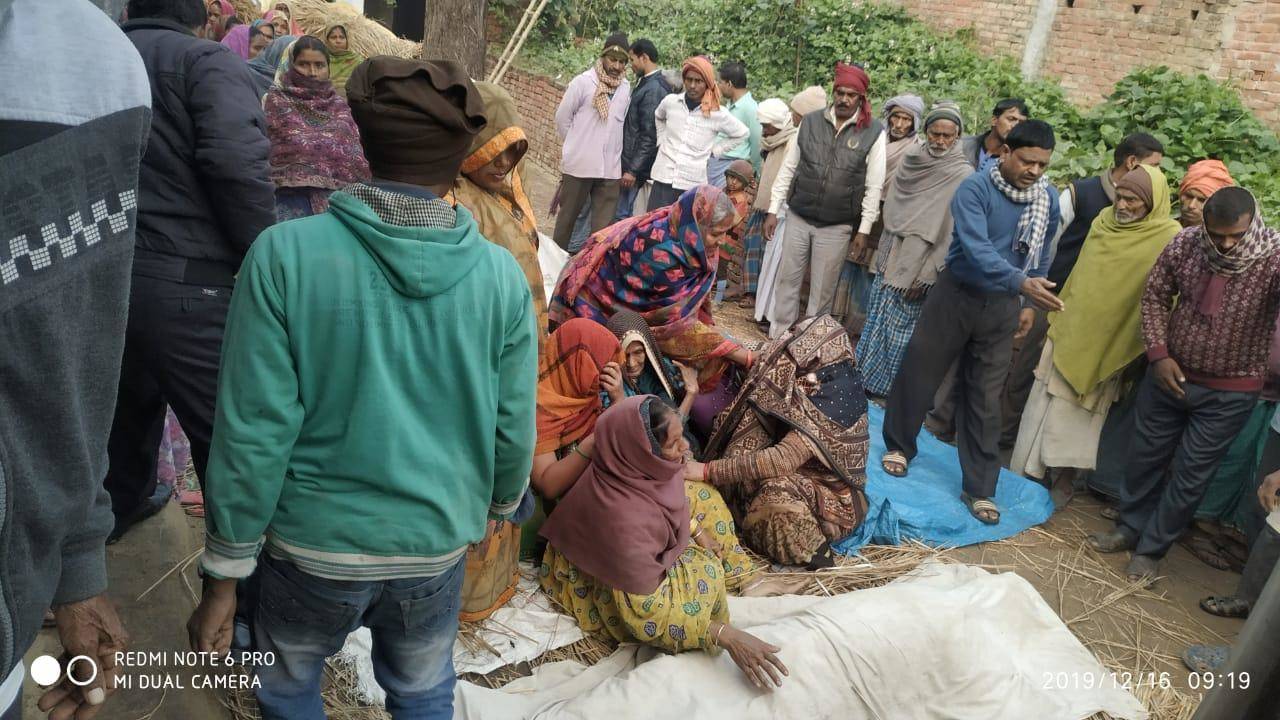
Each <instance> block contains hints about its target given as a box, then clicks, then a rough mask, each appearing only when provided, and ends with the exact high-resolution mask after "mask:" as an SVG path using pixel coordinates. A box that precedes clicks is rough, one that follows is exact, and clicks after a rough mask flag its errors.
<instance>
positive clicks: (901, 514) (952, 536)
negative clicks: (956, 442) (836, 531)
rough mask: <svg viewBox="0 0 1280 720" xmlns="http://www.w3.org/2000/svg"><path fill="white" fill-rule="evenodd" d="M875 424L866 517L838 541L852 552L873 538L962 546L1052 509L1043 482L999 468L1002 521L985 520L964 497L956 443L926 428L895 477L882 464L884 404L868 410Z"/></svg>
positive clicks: (1008, 532) (1040, 518) (1018, 527)
mask: <svg viewBox="0 0 1280 720" xmlns="http://www.w3.org/2000/svg"><path fill="white" fill-rule="evenodd" d="M867 415H868V420H869V421H870V426H871V454H870V456H869V457H868V458H867V501H868V505H869V509H868V510H867V518H866V520H865V521H863V523H862V525H861V526H860V527H859V528H858V529H857V531H855V532H854V533H853V534H852V535H850V536H849V537H847V538H845V539H844V540H841V541H840V542H838V543H836V544H835V546H834V547H835V550H836V551H838V552H840V553H843V554H846V555H849V554H852V553H855V552H857V551H858V549H859V548H861V547H862V546H863V545H866V544H868V543H870V544H873V545H898V544H900V543H901V542H902V541H903V540H919V541H921V542H924V543H926V544H929V545H937V546H948V547H959V546H961V545H973V544H975V543H980V542H989V541H992V540H1001V539H1003V538H1007V537H1012V536H1014V535H1017V534H1018V533H1020V532H1022V531H1023V530H1026V529H1027V528H1029V527H1032V526H1033V525H1039V524H1040V523H1042V522H1044V521H1045V520H1048V519H1049V516H1050V515H1052V514H1053V500H1051V499H1050V498H1049V491H1048V490H1046V489H1045V488H1044V487H1043V486H1042V485H1040V484H1039V483H1036V482H1034V481H1031V480H1028V479H1026V478H1024V477H1022V476H1021V475H1015V474H1013V473H1011V472H1009V471H1008V470H1001V471H1000V482H999V483H998V484H997V485H996V497H995V503H996V505H997V506H998V507H999V508H1000V523H999V524H997V525H984V524H983V523H981V522H980V521H979V520H978V519H977V518H975V517H974V516H973V515H971V514H970V513H969V508H968V507H966V506H965V504H964V503H963V502H961V500H960V491H961V488H960V484H961V483H960V457H959V456H958V455H957V454H956V449H955V448H954V447H952V446H950V445H948V444H946V443H944V442H942V441H941V440H938V439H937V438H935V437H934V436H933V435H931V434H929V432H928V431H927V430H921V431H920V438H919V440H918V443H919V451H920V453H919V454H918V455H917V456H916V457H915V459H914V460H912V461H911V468H910V470H909V472H908V474H907V476H906V477H903V478H896V477H893V476H892V475H889V474H888V473H886V472H885V471H884V469H883V468H881V467H880V458H881V457H882V456H883V455H884V438H883V436H882V435H881V431H880V427H881V424H882V423H883V422H884V410H883V409H881V408H880V407H878V406H876V405H874V404H872V405H871V406H870V407H869V408H868V410H867Z"/></svg>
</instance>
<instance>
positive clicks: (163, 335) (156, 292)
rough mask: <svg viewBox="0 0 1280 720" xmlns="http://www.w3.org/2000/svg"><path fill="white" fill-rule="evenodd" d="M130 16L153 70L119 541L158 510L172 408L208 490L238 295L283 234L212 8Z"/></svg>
mask: <svg viewBox="0 0 1280 720" xmlns="http://www.w3.org/2000/svg"><path fill="white" fill-rule="evenodd" d="M128 14H129V21H128V22H126V23H125V24H124V25H123V26H122V29H123V30H124V32H125V34H126V35H127V36H128V38H129V39H130V40H131V41H132V42H133V44H134V46H135V47H137V49H138V53H139V54H140V55H142V61H143V63H144V64H145V65H146V67H147V75H148V77H149V79H150V83H151V96H152V105H153V107H154V108H155V115H154V118H153V119H152V126H151V140H150V143H149V144H148V146H147V153H146V155H145V156H144V157H143V159H142V170H141V175H140V178H139V184H138V234H137V248H136V252H135V255H134V261H133V287H132V289H131V290H130V298H129V326H128V330H127V332H126V339H125V349H124V360H123V365H122V367H121V373H120V392H119V396H120V398H119V403H118V404H117V406H116V416H115V422H114V424H113V425H112V429H111V443H110V448H109V451H110V456H111V468H110V470H109V471H108V473H107V477H106V486H107V491H108V492H110V493H111V509H112V510H113V511H114V513H115V517H116V526H115V530H114V531H113V532H112V536H111V540H115V539H118V538H119V537H120V536H121V535H122V534H123V533H124V532H125V531H126V530H128V529H129V527H131V526H132V525H133V524H134V523H136V522H138V521H139V520H141V519H143V518H145V517H147V516H149V515H151V514H153V513H154V512H156V511H157V510H159V509H160V507H161V506H162V505H163V503H160V502H153V501H152V499H151V498H152V494H153V493H154V492H155V489H156V479H155V478H156V467H155V462H156V451H157V449H158V448H159V444H160V434H161V432H162V431H163V428H164V417H165V405H166V404H167V405H169V406H170V407H172V408H173V411H174V414H175V415H176V416H177V418H178V421H179V422H180V423H181V424H182V429H183V430H184V431H185V432H186V434H187V437H188V438H190V439H191V455H192V458H193V460H194V461H195V469H196V474H197V475H198V476H199V477H200V481H201V482H202V483H203V482H205V464H206V463H207V461H208V457H209V439H210V436H211V434H212V432H213V400H214V394H215V392H216V391H217V386H218V360H219V354H220V353H221V350H222V332H223V325H224V324H225V323H226V317H227V307H228V304H229V303H230V301H231V286H232V285H233V284H234V281H235V276H236V273H237V272H238V271H239V269H240V261H241V260H242V259H243V258H244V255H245V252H247V251H248V249H249V245H250V244H251V243H252V242H253V240H254V238H256V237H257V236H258V233H260V232H262V231H263V230H264V229H266V228H267V227H268V226H270V225H272V224H273V223H274V222H275V195H274V191H275V188H274V187H273V186H272V184H271V181H270V180H268V179H267V156H268V154H269V152H270V144H269V143H268V141H267V136H266V120H265V119H264V118H263V114H262V108H261V106H260V105H259V104H258V96H257V93H256V92H255V90H254V85H253V82H252V80H251V78H250V76H249V72H250V71H249V69H248V67H247V66H246V65H245V63H244V61H242V60H241V59H240V58H239V57H237V56H236V55H235V54H234V53H232V52H231V51H230V50H228V49H227V48H226V47H224V46H222V45H219V44H218V43H215V42H212V41H209V40H202V39H200V38H198V37H196V36H195V29H197V28H200V27H203V26H204V24H205V19H206V14H207V13H206V10H205V7H204V4H203V3H202V2H201V0H130V2H129V5H128Z"/></svg>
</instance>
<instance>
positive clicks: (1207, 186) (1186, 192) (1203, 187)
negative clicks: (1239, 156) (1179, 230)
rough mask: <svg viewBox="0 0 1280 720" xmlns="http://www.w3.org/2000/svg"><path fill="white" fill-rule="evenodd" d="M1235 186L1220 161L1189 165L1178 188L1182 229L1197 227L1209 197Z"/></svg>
mask: <svg viewBox="0 0 1280 720" xmlns="http://www.w3.org/2000/svg"><path fill="white" fill-rule="evenodd" d="M1235 184H1236V181H1235V179H1234V178H1232V177H1231V172H1230V171H1229V170H1227V166H1226V165H1223V164H1222V161H1221V160H1201V161H1199V162H1194V163H1191V167H1189V168H1187V174H1186V175H1184V176H1183V177H1182V184H1181V185H1179V186H1178V210H1179V212H1178V222H1179V223H1181V224H1182V227H1184V228H1185V227H1191V226H1193V225H1199V224H1200V222H1201V220H1202V216H1201V214H1200V211H1201V209H1202V208H1204V203H1205V201H1206V200H1208V199H1209V196H1210V195H1212V194H1214V193H1216V192H1218V191H1219V190H1221V189H1222V188H1224V187H1228V186H1231V185H1235Z"/></svg>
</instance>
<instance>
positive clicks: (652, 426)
mask: <svg viewBox="0 0 1280 720" xmlns="http://www.w3.org/2000/svg"><path fill="white" fill-rule="evenodd" d="M688 449H689V444H688V443H687V442H686V441H685V439H684V435H683V423H682V422H681V419H680V415H679V413H677V412H676V411H675V410H674V409H672V408H671V407H670V406H669V405H666V404H665V403H663V402H662V401H661V400H659V399H658V398H657V397H655V396H653V395H636V396H634V397H629V398H627V399H625V400H623V401H621V402H619V403H618V404H616V405H614V406H612V407H610V408H609V409H608V410H606V411H605V412H604V414H603V415H601V416H600V419H599V420H597V421H596V427H595V445H594V447H593V448H592V457H591V464H590V465H589V466H588V467H587V469H586V470H585V471H584V472H583V473H582V475H581V477H579V478H578V481H577V482H576V483H574V485H573V487H572V488H571V489H570V490H569V491H568V492H567V493H566V494H565V495H564V496H563V498H562V499H561V500H560V502H559V504H557V505H556V509H555V511H554V512H552V513H551V515H550V516H549V517H548V518H547V521H546V522H545V523H544V524H543V525H542V536H543V537H545V538H547V541H548V546H547V553H546V557H545V558H544V560H543V562H542V571H541V572H542V581H541V582H542V587H543V589H544V590H545V591H546V592H547V594H549V595H550V596H551V597H553V598H555V599H556V601H557V602H559V603H560V604H561V605H562V606H563V607H564V608H566V609H567V610H569V611H570V612H572V613H573V614H574V616H575V617H576V618H577V619H578V622H579V624H580V625H581V626H582V629H583V630H586V631H587V632H593V633H597V634H600V635H604V636H606V637H608V638H611V639H613V640H615V641H617V642H641V643H645V644H647V645H652V646H654V647H658V648H661V649H663V650H666V651H668V652H683V651H686V650H705V651H707V652H710V653H718V652H720V650H721V649H724V650H728V651H729V655H730V656H731V657H732V658H733V661H734V662H735V663H737V665H738V667H739V668H740V669H741V670H742V672H743V673H744V674H745V675H746V676H747V678H748V679H750V680H751V682H752V683H754V684H755V685H756V687H759V688H766V687H773V686H780V685H781V683H782V677H783V676H785V675H786V674H787V668H786V666H785V665H783V664H782V661H781V660H779V659H778V657H777V655H776V653H777V652H778V651H779V648H778V647H776V646H774V645H770V644H769V643H766V642H764V641H762V640H760V639H759V638H756V637H754V636H752V635H749V634H747V633H745V632H743V631H741V630H739V629H737V628H735V627H733V626H732V625H730V624H729V604H728V600H727V585H726V579H727V578H726V576H725V572H724V566H723V563H722V562H721V560H720V554H721V552H722V551H721V549H720V548H718V547H716V543H715V541H714V540H710V539H709V538H708V537H707V533H705V532H704V531H703V529H702V528H701V526H697V529H696V530H693V531H691V530H690V519H689V518H690V502H689V499H688V497H687V495H686V485H685V483H684V479H683V478H684V457H685V453H686V452H687V451H688ZM694 522H695V524H696V517H695V521H694Z"/></svg>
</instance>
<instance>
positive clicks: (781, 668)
mask: <svg viewBox="0 0 1280 720" xmlns="http://www.w3.org/2000/svg"><path fill="white" fill-rule="evenodd" d="M713 624H714V623H713ZM708 631H709V632H711V633H712V636H713V637H716V644H718V645H719V646H720V647H722V648H724V649H725V650H726V651H727V652H728V653H729V657H731V658H733V662H734V664H735V665H737V666H738V669H739V670H741V671H742V674H744V675H746V676H747V679H748V680H750V681H751V684H753V685H755V686H756V687H758V688H760V689H762V690H772V689H773V688H775V687H782V678H784V677H786V676H787V675H788V674H789V673H788V672H787V666H786V665H783V664H782V661H781V660H779V659H778V656H777V653H778V652H781V650H782V648H780V647H778V646H776V645H770V644H769V643H767V642H765V641H763V640H761V639H760V638H758V637H756V636H754V635H752V634H750V633H746V632H743V631H742V630H739V629H737V628H735V627H734V626H732V625H721V626H719V628H717V629H714V630H713V629H708ZM717 636H718V637H717Z"/></svg>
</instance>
